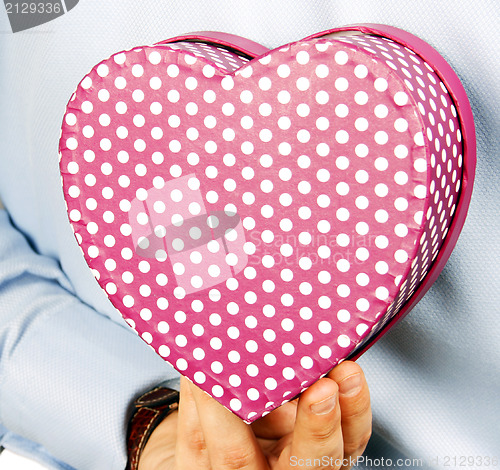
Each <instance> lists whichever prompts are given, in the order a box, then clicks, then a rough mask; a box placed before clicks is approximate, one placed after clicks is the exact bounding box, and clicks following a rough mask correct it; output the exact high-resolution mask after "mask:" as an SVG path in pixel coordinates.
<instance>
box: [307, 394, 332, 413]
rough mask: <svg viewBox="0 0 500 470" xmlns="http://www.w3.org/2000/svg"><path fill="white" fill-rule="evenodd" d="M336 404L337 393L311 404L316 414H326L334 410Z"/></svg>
mask: <svg viewBox="0 0 500 470" xmlns="http://www.w3.org/2000/svg"><path fill="white" fill-rule="evenodd" d="M336 404H337V394H335V395H332V396H331V397H328V398H325V399H324V400H321V401H318V402H317V403H313V404H312V405H311V411H312V412H313V413H314V414H315V415H326V414H327V413H330V412H331V411H333V409H334V408H335V405H336Z"/></svg>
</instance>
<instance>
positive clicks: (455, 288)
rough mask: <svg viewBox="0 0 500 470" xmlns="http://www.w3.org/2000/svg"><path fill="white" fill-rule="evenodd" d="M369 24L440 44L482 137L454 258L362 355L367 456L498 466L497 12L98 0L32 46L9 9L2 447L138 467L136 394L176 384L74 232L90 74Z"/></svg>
mask: <svg viewBox="0 0 500 470" xmlns="http://www.w3.org/2000/svg"><path fill="white" fill-rule="evenodd" d="M0 10H2V8H0ZM358 22H379V23H387V24H392V25H394V26H398V27H401V28H403V29H407V30H408V31H410V32H412V33H413V34H416V35H418V36H420V37H422V38H423V39H425V40H427V41H428V42H430V43H431V44H432V45H433V46H434V47H436V48H437V49H438V50H439V51H440V52H441V54H442V55H443V56H444V57H445V58H447V59H448V61H449V62H450V63H451V65H452V66H453V67H454V69H455V70H456V71H457V73H458V75H459V76H460V78H461V79H462V81H463V83H464V86H465V87H466V89H467V92H468V94H469V97H470V100H471V104H472V108H473V111H474V114H475V118H476V125H477V137H478V172H477V179H476V186H475V191H474V196H473V201H472V205H471V209H470V214H469V218H468V221H467V223H466V226H465V228H464V231H463V233H462V236H461V238H460V240H459V242H458V245H457V248H456V250H455V252H454V254H453V255H452V257H451V259H450V261H449V263H448V265H447V266H446V268H445V270H444V272H443V274H442V275H441V277H440V278H439V280H438V282H437V283H436V284H435V285H434V287H433V288H432V290H431V291H430V292H429V293H428V294H427V296H426V297H425V298H424V299H423V301H421V302H420V304H419V305H418V306H417V307H416V308H415V309H414V311H413V312H412V313H411V314H410V316H409V317H407V318H406V319H405V320H404V321H403V322H402V323H401V324H400V325H399V326H398V327H396V328H395V329H394V331H392V332H391V333H390V334H388V335H387V336H386V337H385V338H384V339H383V340H382V341H380V342H379V343H378V344H377V345H376V346H375V347H373V348H372V349H371V350H370V351H369V352H368V353H366V355H365V356H364V357H363V358H362V359H361V360H360V362H361V364H362V365H363V367H364V370H365V372H366V375H367V377H368V380H369V383H370V386H371V392H372V404H373V412H374V429H375V434H374V437H373V439H372V443H371V445H370V447H369V450H368V452H367V456H368V457H370V458H373V459H375V458H380V457H384V458H393V459H396V458H398V457H399V458H401V457H402V458H404V457H410V458H421V459H424V461H425V466H424V467H423V468H442V467H443V466H444V464H445V462H446V458H447V457H457V458H459V457H460V456H462V455H463V456H483V457H486V456H494V455H497V457H498V456H499V455H498V451H499V448H498V442H500V426H499V419H498V418H499V403H498V390H499V389H500V366H499V364H500V357H499V356H500V353H499V347H498V345H499V333H498V331H499V330H498V322H499V316H498V311H499V308H498V301H499V298H498V297H499V296H498V292H500V286H499V273H498V264H499V256H498V248H499V247H498V232H499V231H500V227H499V223H498V203H499V200H500V198H499V195H500V194H499V192H500V191H499V185H498V181H497V179H498V176H499V175H500V165H499V162H500V160H499V158H498V144H499V143H500V126H499V118H498V115H499V110H500V108H499V103H500V87H499V77H500V70H499V59H498V51H499V50H500V39H499V33H498V31H499V29H500V19H499V9H498V4H497V2H496V1H494V0H474V1H470V0H461V1H460V2H452V1H451V0H442V1H439V2H436V1H435V0H422V1H420V2H414V1H410V0H380V1H378V2H373V1H372V0H337V1H326V0H318V1H315V2H311V1H310V0H308V1H306V0H288V1H286V2H285V1H275V2H269V1H266V0H253V1H252V2H249V1H242V0H219V1H217V2H203V1H198V0H184V1H182V2H180V1H170V2H155V1H152V0H143V1H141V2H134V1H131V0H122V1H120V2H102V1H97V0H82V1H81V2H80V3H79V4H78V6H77V7H75V8H74V9H73V10H71V11H70V12H69V13H67V14H66V15H64V16H62V17H60V18H58V19H57V20H55V21H53V22H50V23H47V24H46V25H43V26H40V27H38V28H35V29H33V30H28V31H26V32H21V33H17V34H12V33H10V32H9V30H10V28H9V25H8V22H7V17H6V14H5V13H4V11H3V10H2V12H1V13H0V31H1V32H2V34H1V35H0V197H1V199H2V201H3V203H4V205H5V207H6V208H7V210H8V213H6V212H5V211H0V423H1V425H0V443H1V445H3V446H5V447H6V448H10V449H12V450H14V451H16V452H19V453H22V454H24V455H29V456H31V457H32V458H35V459H37V460H39V461H41V462H43V463H45V465H47V466H49V467H50V468H54V469H73V468H76V469H92V470H99V469H105V470H115V469H117V470H118V469H123V468H124V467H125V462H126V453H125V432H126V425H127V420H128V418H129V414H130V410H131V408H130V407H131V402H132V400H133V398H134V397H135V396H137V395H139V394H141V393H142V392H144V391H145V390H147V389H149V388H151V387H153V386H154V385H156V384H157V383H159V382H161V381H163V380H166V379H172V382H170V384H172V383H175V378H176V377H177V373H176V372H175V371H174V370H173V369H172V368H171V367H170V366H169V365H168V364H167V363H165V362H164V361H163V359H161V358H160V357H159V356H157V355H156V354H155V353H154V352H153V351H152V350H151V349H150V348H149V347H147V346H146V345H145V343H144V342H143V341H142V340H141V339H139V338H138V337H137V335H136V334H135V333H134V332H133V331H132V330H131V329H130V328H128V326H127V325H126V324H125V323H124V321H123V320H122V319H121V316H120V315H119V313H118V312H117V311H116V310H115V309H114V308H113V307H112V305H111V303H110V302H109V301H108V299H107V298H106V296H105V294H104V293H103V292H102V291H101V289H100V288H99V286H98V285H97V283H96V281H95V280H94V278H93V276H92V274H91V272H90V270H89V269H88V267H87V266H86V264H85V261H84V260H83V258H82V256H81V253H80V250H79V248H78V246H77V244H76V241H75V239H74V236H73V234H72V231H71V228H70V226H69V223H68V220H67V216H66V212H65V206H64V202H63V197H62V191H61V188H60V186H61V182H60V175H59V169H58V139H59V133H60V125H61V121H62V116H63V113H64V110H65V106H66V102H67V100H68V99H69V97H70V96H71V94H72V92H73V91H74V89H75V87H76V84H77V83H78V82H79V80H80V79H81V78H82V77H83V76H84V75H85V74H86V73H87V72H88V71H89V70H90V69H91V68H92V66H93V65H94V64H96V63H98V62H99V61H100V60H101V59H103V58H105V57H107V56H109V55H111V54H112V53H114V52H116V51H119V50H122V49H128V48H131V47H133V46H136V45H141V44H149V43H153V42H157V41H159V40H162V39H166V38H169V37H172V36H175V35H177V34H181V33H185V32H189V31H196V30H220V31H226V32H232V33H236V34H240V35H242V36H246V37H248V38H250V39H253V40H255V41H257V42H260V43H262V44H264V45H266V46H268V47H276V46H278V45H280V44H283V43H286V42H290V41H293V40H296V39H300V38H302V37H305V36H307V35H309V34H312V33H314V32H316V31H321V30H324V29H328V28H331V27H334V26H340V25H343V24H349V23H358ZM394 463H395V460H394ZM416 467H417V466H416V465H411V466H409V467H407V468H416ZM360 468H362V467H360ZM367 468H370V466H369V465H368V466H367ZM478 468H479V467H478Z"/></svg>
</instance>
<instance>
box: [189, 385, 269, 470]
mask: <svg viewBox="0 0 500 470" xmlns="http://www.w3.org/2000/svg"><path fill="white" fill-rule="evenodd" d="M189 386H190V389H191V392H192V394H193V397H194V400H195V402H196V406H197V409H198V416H199V418H200V423H201V427H202V430H203V435H204V437H205V441H206V444H207V450H208V456H209V459H210V464H211V466H212V468H213V469H214V470H235V469H240V468H241V469H243V468H244V469H245V470H268V466H267V462H266V459H265V457H264V455H263V453H262V451H261V449H260V446H259V444H258V442H257V439H256V437H255V435H254V433H253V431H252V428H251V427H250V426H248V425H247V424H245V423H244V422H243V421H242V420H241V419H240V418H238V416H236V415H235V414H233V413H231V412H230V411H229V410H228V409H226V408H224V407H223V406H222V405H221V404H220V403H218V402H217V401H216V400H214V399H213V398H212V397H210V396H209V395H208V394H207V393H205V392H203V391H202V390H201V389H200V388H198V387H197V386H196V385H194V384H192V383H189Z"/></svg>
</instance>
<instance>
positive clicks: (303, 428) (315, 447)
mask: <svg viewBox="0 0 500 470" xmlns="http://www.w3.org/2000/svg"><path fill="white" fill-rule="evenodd" d="M343 447H344V444H343V439H342V428H341V415H340V406H339V399H338V385H337V383H336V382H335V381H333V380H331V379H329V378H327V377H325V378H322V379H320V380H319V381H318V382H316V383H315V384H313V385H312V386H311V387H309V388H308V389H307V390H306V391H305V392H304V393H303V394H302V395H301V397H300V399H299V404H298V408H297V419H296V422H295V430H294V432H293V440H292V445H291V449H290V450H291V455H290V463H291V465H292V464H294V465H295V466H297V465H298V466H299V467H300V468H303V469H304V470H305V469H314V468H324V467H328V468H330V467H331V468H336V469H338V468H340V467H341V466H342V459H343V457H344V449H343ZM292 459H294V460H295V462H292Z"/></svg>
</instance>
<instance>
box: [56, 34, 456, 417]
mask: <svg viewBox="0 0 500 470" xmlns="http://www.w3.org/2000/svg"><path fill="white" fill-rule="evenodd" d="M60 151H61V173H62V176H63V186H64V193H65V198H66V203H67V206H68V213H69V218H70V221H71V223H72V226H73V228H74V231H75V235H76V237H77V240H78V243H79V244H80V246H81V248H82V250H83V253H84V256H85V258H86V261H87V263H88V264H89V266H90V268H91V269H92V270H93V273H94V275H95V276H96V279H97V280H98V282H99V284H100V285H101V287H102V288H103V289H104V290H105V291H106V293H107V295H108V296H109V298H110V300H111V301H112V303H113V304H114V305H115V306H116V307H117V308H118V309H119V310H120V311H121V312H122V314H123V316H124V317H125V318H126V320H127V322H128V323H129V324H130V325H131V326H132V327H133V328H135V330H136V331H137V332H138V333H139V334H140V335H141V337H142V338H143V340H144V341H145V342H146V343H148V344H150V345H151V347H153V348H154V349H155V350H156V351H157V353H158V354H159V355H160V356H162V357H163V358H165V360H167V361H169V362H170V363H171V364H172V365H173V366H174V367H176V368H177V370H179V371H180V372H181V373H183V374H184V375H186V376H187V377H189V378H190V379H191V380H193V381H194V382H195V383H197V384H198V385H199V386H200V387H202V388H203V389H204V390H206V391H207V392H208V393H210V394H211V395H212V396H214V397H216V398H217V399H218V400H219V401H220V402H221V403H222V404H224V405H225V406H226V407H228V408H229V409H231V410H232V411H234V412H235V413H236V414H238V415H239V416H241V417H242V418H243V419H245V420H246V421H248V422H250V421H253V420H255V419H257V418H259V417H261V416H263V415H265V414H267V413H268V412H269V411H271V410H272V409H274V408H276V407H277V406H279V405H280V404H281V403H283V402H285V401H287V400H290V399H292V398H293V397H294V396H295V395H297V394H298V393H299V392H300V391H301V390H303V389H305V388H306V387H308V386H309V385H310V384H312V383H313V382H315V381H316V380H318V378H319V377H321V376H322V375H324V374H325V373H326V372H327V371H328V370H330V369H331V368H332V367H333V365H335V364H336V363H338V362H340V361H342V360H343V359H345V358H346V357H348V356H349V355H350V354H353V352H355V351H356V347H358V345H362V344H363V342H366V341H369V340H370V339H371V338H372V335H375V334H376V333H377V332H378V330H379V329H380V328H381V327H383V326H384V325H385V324H387V323H388V322H390V320H391V318H392V317H393V316H394V315H395V314H396V313H397V312H398V311H399V309H400V308H401V306H402V305H403V304H404V302H406V301H407V299H408V298H409V297H410V296H411V295H412V294H413V292H414V291H415V289H416V288H417V287H418V285H419V283H420V282H421V281H422V279H423V278H424V277H425V275H426V273H427V272H428V270H429V268H430V266H431V263H432V261H433V260H434V259H435V257H436V256H437V253H438V252H439V248H440V246H441V244H442V241H443V239H444V237H445V236H446V233H447V230H448V227H449V226H450V221H451V219H452V217H453V213H454V210H455V204H456V202H457V199H458V195H459V191H460V181H461V167H462V144H461V135H460V128H459V124H458V119H457V116H456V110H455V108H454V107H453V104H452V102H451V99H450V96H449V94H448V91H447V90H446V87H445V86H444V85H443V84H442V83H441V81H440V79H439V77H438V75H437V74H436V73H435V72H434V71H433V70H432V68H430V66H428V65H427V64H426V63H425V62H424V61H423V59H421V58H420V57H418V56H416V55H415V54H414V53H413V52H412V51H410V50H408V49H406V48H404V47H402V46H400V45H398V44H397V43H395V42H394V41H391V40H387V39H384V38H377V37H372V36H363V35H361V36H349V37H340V38H335V39H333V40H332V39H328V38H323V39H321V38H319V39H312V40H306V41H299V42H297V43H293V44H291V45H287V46H284V47H281V48H279V49H276V50H274V51H271V52H269V53H267V54H265V55H263V56H261V57H259V58H257V59H255V60H252V61H247V59H245V58H241V57H239V56H238V55H237V54H235V53H233V52H231V51H227V50H226V49H224V48H221V47H216V46H213V45H209V44H203V43H194V42H182V43H174V44H161V45H156V46H148V47H140V48H135V49H132V50H130V51H125V52H121V53H119V54H116V55H114V56H112V57H111V58H109V59H107V60H105V61H103V62H102V63H101V64H99V65H98V66H96V67H95V68H94V69H93V70H92V71H91V72H90V73H89V74H88V75H87V76H86V77H85V78H84V80H82V82H81V83H80V85H79V87H78V89H77V92H76V94H75V95H74V97H73V99H72V100H71V101H70V103H69V104H68V109H67V112H66V115H65V119H64V122H63V130H62V137H61V144H60Z"/></svg>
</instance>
